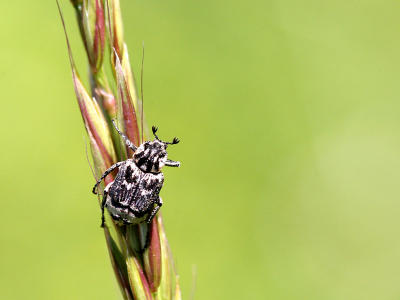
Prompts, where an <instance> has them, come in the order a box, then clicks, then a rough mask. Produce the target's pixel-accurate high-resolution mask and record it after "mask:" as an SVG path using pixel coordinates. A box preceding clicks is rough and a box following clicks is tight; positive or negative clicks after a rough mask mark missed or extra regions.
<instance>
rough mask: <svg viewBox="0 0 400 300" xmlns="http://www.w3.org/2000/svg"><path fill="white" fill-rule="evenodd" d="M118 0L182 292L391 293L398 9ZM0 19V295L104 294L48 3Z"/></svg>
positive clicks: (234, 295)
mask: <svg viewBox="0 0 400 300" xmlns="http://www.w3.org/2000/svg"><path fill="white" fill-rule="evenodd" d="M121 3H122V9H123V14H124V21H125V38H126V41H127V43H128V45H129V49H130V55H131V59H132V63H133V65H134V66H135V71H136V72H137V71H138V70H139V68H138V66H139V63H140V57H141V55H140V53H141V44H142V41H143V40H144V42H145V45H146V61H145V93H146V96H145V98H146V102H145V111H146V114H147V119H148V121H149V124H150V125H151V124H156V125H158V126H159V128H160V136H162V137H163V138H165V139H168V138H171V137H173V136H175V135H176V136H178V137H179V138H181V140H182V143H181V144H180V145H179V146H176V147H174V149H173V150H172V149H171V151H170V157H171V158H172V159H177V160H180V161H181V162H182V168H180V169H178V170H176V169H172V170H165V173H166V184H165V186H164V188H163V191H162V196H163V199H164V203H165V206H163V208H162V212H163V214H164V218H165V226H166V229H167V233H168V237H169V241H170V244H171V247H172V250H173V253H174V256H175V259H176V264H177V268H178V271H179V273H180V275H181V283H182V289H183V293H184V298H185V299H187V300H189V299H190V294H191V289H192V285H193V275H192V269H193V266H195V267H194V268H195V269H196V270H197V275H196V276H195V277H196V280H195V281H196V290H195V299H198V300H199V299H219V300H221V299H305V300H306V299H307V300H313V299H315V300H320V299H324V300H337V299H351V300H358V299H359V300H365V299H385V300H386V299H393V300H394V299H400V284H399V278H400V240H399V234H400V229H399V227H400V218H399V213H400V202H399V196H400V191H399V186H400V185H399V181H400V86H399V79H400V59H399V58H400V3H399V2H398V1H377V0H376V1H373V0H370V1H368V0H365V1H354V0H346V1H344V0H336V1H321V0H309V1H299V0H292V1H289V0H275V1H271V0H263V1H261V0H260V1H257V0H251V1H222V0H204V1H183V0H170V1H160V0H151V1H150V0H121ZM61 5H62V7H63V10H64V13H65V18H66V23H67V27H68V31H69V34H70V38H71V42H72V48H73V52H74V55H75V58H76V60H77V64H78V67H79V69H80V72H81V74H85V72H86V65H85V63H86V59H85V56H84V50H83V47H82V44H81V41H80V37H79V35H78V32H77V27H76V22H75V17H74V13H73V9H72V8H71V6H70V4H69V1H66V0H62V1H61ZM0 11H1V12H2V16H1V18H0V39H1V47H0V87H1V95H2V96H1V97H2V101H1V103H2V106H1V111H2V117H1V123H2V124H1V127H0V128H1V137H2V142H1V145H2V155H1V158H0V162H1V169H2V171H1V173H0V182H1V190H2V191H1V192H2V197H1V199H2V200H1V201H2V202H1V203H2V205H1V209H0V225H1V226H0V298H1V299H120V295H119V290H118V287H117V284H116V282H115V280H114V278H113V273H112V270H111V266H110V263H109V259H108V254H107V250H106V246H105V243H104V236H103V233H102V231H101V230H100V228H99V224H100V210H99V207H98V204H97V201H96V198H95V197H94V196H93V195H91V193H90V190H91V187H92V184H93V179H92V175H91V173H90V170H89V167H88V164H87V162H86V158H85V146H84V145H85V141H84V136H85V131H84V127H83V125H82V120H81V116H80V112H79V110H78V106H77V103H76V100H75V96H74V92H73V86H72V80H71V72H70V68H69V65H68V58H67V50H66V45H65V40H64V36H63V32H62V28H61V23H60V19H59V16H58V12H57V8H56V3H55V1H53V0H51V1H28V0H24V1H1V2H0Z"/></svg>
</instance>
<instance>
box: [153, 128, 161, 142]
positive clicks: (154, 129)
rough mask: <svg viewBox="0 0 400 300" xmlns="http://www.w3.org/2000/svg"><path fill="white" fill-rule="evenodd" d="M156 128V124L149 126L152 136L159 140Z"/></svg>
mask: <svg viewBox="0 0 400 300" xmlns="http://www.w3.org/2000/svg"><path fill="white" fill-rule="evenodd" d="M157 130H158V127H157V126H153V127H151V131H153V135H154V137H155V138H156V139H157V140H160V139H159V138H158V136H157V134H156V132H157Z"/></svg>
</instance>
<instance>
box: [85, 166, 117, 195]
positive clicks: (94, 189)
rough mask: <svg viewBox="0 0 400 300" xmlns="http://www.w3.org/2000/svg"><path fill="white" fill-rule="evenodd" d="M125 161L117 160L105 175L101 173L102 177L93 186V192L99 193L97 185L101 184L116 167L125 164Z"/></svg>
mask: <svg viewBox="0 0 400 300" xmlns="http://www.w3.org/2000/svg"><path fill="white" fill-rule="evenodd" d="M124 163H125V162H124V161H120V162H117V163H116V164H113V165H112V166H111V167H110V168H109V169H108V170H107V171H105V172H104V174H103V175H101V177H100V179H99V180H97V182H96V184H95V185H94V187H93V190H92V193H93V194H97V191H96V188H97V186H98V185H99V184H100V182H101V181H102V180H103V179H104V178H105V177H106V176H107V175H108V174H110V173H111V172H112V171H114V169H116V168H118V167H120V166H121V165H123V164H124Z"/></svg>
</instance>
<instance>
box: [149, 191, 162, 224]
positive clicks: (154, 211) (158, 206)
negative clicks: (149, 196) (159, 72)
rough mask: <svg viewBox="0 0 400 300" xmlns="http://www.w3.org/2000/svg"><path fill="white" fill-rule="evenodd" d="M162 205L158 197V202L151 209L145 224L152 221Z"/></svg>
mask: <svg viewBox="0 0 400 300" xmlns="http://www.w3.org/2000/svg"><path fill="white" fill-rule="evenodd" d="M162 205H163V202H162V200H161V198H160V197H158V201H157V203H156V207H154V208H153V211H152V212H151V213H150V215H149V217H148V218H147V220H146V222H147V223H151V221H152V220H153V218H154V216H155V215H156V214H157V212H158V211H159V210H160V208H161V206H162Z"/></svg>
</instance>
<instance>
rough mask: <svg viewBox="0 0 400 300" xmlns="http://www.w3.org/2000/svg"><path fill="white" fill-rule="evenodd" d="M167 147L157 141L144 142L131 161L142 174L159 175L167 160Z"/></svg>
mask: <svg viewBox="0 0 400 300" xmlns="http://www.w3.org/2000/svg"><path fill="white" fill-rule="evenodd" d="M166 149H167V145H166V144H165V143H163V142H161V141H159V140H154V141H149V142H144V143H143V144H141V145H140V146H139V147H138V148H137V149H136V151H135V153H134V154H133V160H134V161H135V163H136V165H137V166H138V168H139V169H141V170H142V171H143V172H147V173H149V172H151V173H159V172H160V171H161V169H162V167H164V165H165V162H166V160H167V151H166Z"/></svg>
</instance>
